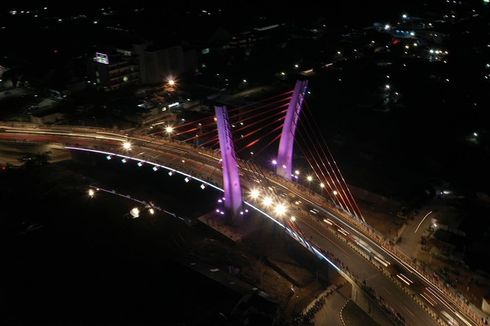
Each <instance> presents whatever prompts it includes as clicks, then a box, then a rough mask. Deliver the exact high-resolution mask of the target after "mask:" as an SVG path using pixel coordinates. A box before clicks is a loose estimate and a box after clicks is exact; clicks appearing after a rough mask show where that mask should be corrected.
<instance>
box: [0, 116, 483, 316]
mask: <svg viewBox="0 0 490 326" xmlns="http://www.w3.org/2000/svg"><path fill="white" fill-rule="evenodd" d="M0 139H4V140H11V141H32V142H50V143H58V144H62V145H64V146H71V149H75V148H86V149H89V150H90V151H94V152H97V153H100V154H105V155H108V153H111V155H113V156H115V155H119V158H126V159H127V160H131V159H133V160H137V161H141V162H143V163H144V164H149V165H153V163H152V162H155V163H158V164H160V165H161V166H163V167H168V168H169V169H170V170H173V171H175V172H176V173H180V174H182V175H185V176H188V177H192V176H191V174H192V175H193V176H194V179H196V180H199V181H201V182H203V183H206V182H207V183H206V184H208V185H210V186H213V187H216V186H215V185H219V186H221V184H222V173H221V168H220V165H219V156H218V155H217V153H215V152H213V151H210V150H206V149H197V148H194V147H192V146H190V145H188V144H183V143H180V142H176V141H168V140H157V139H152V138H150V137H145V136H134V137H131V136H128V135H124V134H122V133H117V132H112V131H103V130H99V129H95V128H83V127H74V126H53V127H49V128H48V127H44V126H36V125H26V126H13V125H11V124H0ZM128 140H129V141H131V143H132V148H131V150H130V151H124V150H123V149H122V146H121V144H122V142H124V141H128ZM158 164H155V165H153V166H154V168H156V167H157V165H158ZM160 165H158V166H160ZM255 168H256V167H255ZM250 169H254V167H248V168H243V167H242V171H243V170H245V172H249V174H251V173H252V170H250ZM179 171H180V172H179ZM242 173H244V172H242ZM196 177H197V178H196ZM260 178H265V179H267V180H263V181H267V183H268V184H270V185H273V187H274V188H275V189H274V191H276V192H279V191H282V192H284V193H285V196H287V197H288V200H289V201H290V202H291V201H292V200H293V198H295V199H298V198H299V199H301V201H302V203H301V204H300V205H290V213H291V214H294V215H295V216H297V217H298V218H297V221H296V222H295V225H293V227H296V228H298V229H297V230H298V231H301V232H302V233H303V236H304V239H309V241H310V244H312V245H314V246H315V247H316V248H320V249H323V250H327V251H329V252H330V253H332V254H333V255H334V256H335V257H337V258H338V259H340V261H342V262H343V263H344V265H345V266H347V267H348V270H349V271H350V272H351V273H352V274H353V275H355V276H356V278H357V280H358V281H359V282H362V280H365V281H366V283H367V285H368V286H369V287H371V288H373V289H374V290H375V291H376V293H377V294H378V295H380V296H382V297H383V298H384V299H385V301H386V302H388V303H389V305H390V306H391V307H393V308H394V309H395V310H396V311H397V312H399V313H400V314H401V315H402V316H403V318H404V319H405V321H406V324H407V325H436V324H437V322H436V321H435V319H433V318H432V317H430V316H429V314H428V313H427V312H426V311H425V310H424V309H423V308H422V307H421V305H420V302H423V303H424V304H425V306H427V307H429V308H431V309H432V310H434V311H435V313H436V314H437V315H438V317H439V318H440V319H441V320H443V321H445V322H446V323H447V324H452V325H477V323H476V322H474V321H473V320H471V318H470V316H468V314H467V313H466V311H463V310H462V309H460V308H459V306H458V305H455V304H454V301H453V300H451V299H450V298H448V296H447V295H446V294H445V293H444V291H443V290H441V289H440V288H439V287H437V286H436V285H435V284H434V282H433V281H432V280H430V279H428V278H427V276H425V275H423V274H422V273H420V272H419V271H418V270H417V269H415V268H414V267H413V266H411V265H410V264H408V263H407V262H406V261H404V260H402V259H400V258H399V257H398V256H397V255H395V254H393V252H391V251H389V250H388V249H387V248H386V247H385V246H382V245H380V243H379V241H376V240H373V239H372V237H371V236H369V235H368V234H365V233H366V232H365V230H362V228H360V227H359V225H358V224H356V223H355V221H352V220H351V219H349V218H346V217H345V216H343V215H342V214H341V213H339V212H338V210H336V209H335V208H332V207H331V206H330V205H329V204H328V203H327V202H326V201H324V200H323V201H322V200H321V198H320V199H319V197H318V196H314V195H313V194H312V193H310V192H308V191H307V190H305V189H302V188H301V187H298V186H297V185H295V184H294V183H291V182H289V181H285V180H282V179H280V178H278V177H277V176H273V175H271V174H270V173H268V172H263V174H260V173H258V174H257V173H255V174H254V175H253V176H252V177H249V176H248V177H247V176H244V175H242V180H241V181H242V188H243V190H244V193H245V194H246V193H248V191H249V190H250V189H252V188H253V187H256V186H257V183H256V182H257V181H259V179H260ZM208 181H209V182H208ZM278 198H279V197H278ZM257 206H259V207H258V208H257V209H259V208H260V209H261V210H260V211H261V212H264V213H265V211H270V209H269V210H267V207H260V205H259V204H256V205H255V207H257ZM311 207H315V208H316V209H317V212H318V213H316V216H313V217H312V216H310V215H309V214H308V210H309V209H310V208H311ZM265 215H267V216H268V217H269V218H272V216H271V215H272V213H270V214H265ZM325 218H328V219H329V221H331V222H330V223H331V225H330V224H326V223H322V220H323V219H325ZM276 223H278V224H281V225H285V224H286V223H285V221H281V220H280V219H278V220H276ZM339 233H342V235H343V236H345V239H344V240H343V239H342V238H341V237H340V235H339ZM346 233H347V235H346ZM359 243H361V244H362V246H361V245H359ZM353 246H357V249H356V250H357V251H356V250H354V249H355V248H353ZM366 248H367V249H366ZM362 250H364V251H365V252H364V255H363V254H362V253H361V254H360V253H359V251H362ZM365 256H371V257H372V258H375V259H372V260H373V261H374V260H378V262H376V263H375V264H377V265H378V266H381V265H380V263H379V262H382V263H383V264H384V265H386V266H381V267H380V268H377V267H376V266H375V264H373V263H371V262H369V261H368V260H367V259H366V258H365ZM375 256H376V257H375ZM393 279H394V280H395V281H394V280H393ZM404 283H406V284H404ZM412 296H413V297H415V298H416V300H414V299H413V298H412ZM417 301H418V302H419V303H417ZM448 316H449V317H448Z"/></svg>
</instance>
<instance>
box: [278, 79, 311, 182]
mask: <svg viewBox="0 0 490 326" xmlns="http://www.w3.org/2000/svg"><path fill="white" fill-rule="evenodd" d="M307 87H308V81H306V80H298V81H297V82H296V85H295V86H294V92H293V96H292V97H291V101H290V102H289V106H288V111H287V113H286V119H285V120H284V125H283V127H282V133H281V140H280V141H279V151H278V152H277V159H276V161H277V169H276V173H277V174H278V175H280V176H282V177H283V178H285V179H287V180H291V171H292V170H293V167H292V165H293V162H292V160H293V147H294V134H295V132H296V125H297V124H298V118H299V114H300V112H301V107H302V105H303V100H304V97H305V93H306V89H307Z"/></svg>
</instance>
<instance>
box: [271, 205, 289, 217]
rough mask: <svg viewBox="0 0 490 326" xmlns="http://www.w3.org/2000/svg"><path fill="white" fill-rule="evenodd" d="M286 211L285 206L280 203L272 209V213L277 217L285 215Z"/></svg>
mask: <svg viewBox="0 0 490 326" xmlns="http://www.w3.org/2000/svg"><path fill="white" fill-rule="evenodd" d="M287 210H288V209H287V207H286V205H284V204H282V203H279V204H276V206H275V207H274V212H275V213H276V215H278V216H283V215H284V214H286V212H287Z"/></svg>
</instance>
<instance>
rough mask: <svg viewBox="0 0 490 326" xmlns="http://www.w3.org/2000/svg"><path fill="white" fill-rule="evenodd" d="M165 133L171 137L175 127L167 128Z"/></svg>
mask: <svg viewBox="0 0 490 326" xmlns="http://www.w3.org/2000/svg"><path fill="white" fill-rule="evenodd" d="M165 132H166V133H167V135H169V136H170V135H171V134H172V133H173V132H174V127H173V126H170V125H169V126H166V127H165Z"/></svg>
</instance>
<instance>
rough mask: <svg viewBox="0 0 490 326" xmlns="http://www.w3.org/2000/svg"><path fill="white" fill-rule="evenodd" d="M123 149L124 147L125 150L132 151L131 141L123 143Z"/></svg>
mask: <svg viewBox="0 0 490 326" xmlns="http://www.w3.org/2000/svg"><path fill="white" fill-rule="evenodd" d="M122 147H123V149H125V150H127V151H130V150H131V147H132V146H131V143H130V142H129V141H125V142H123V144H122Z"/></svg>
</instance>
